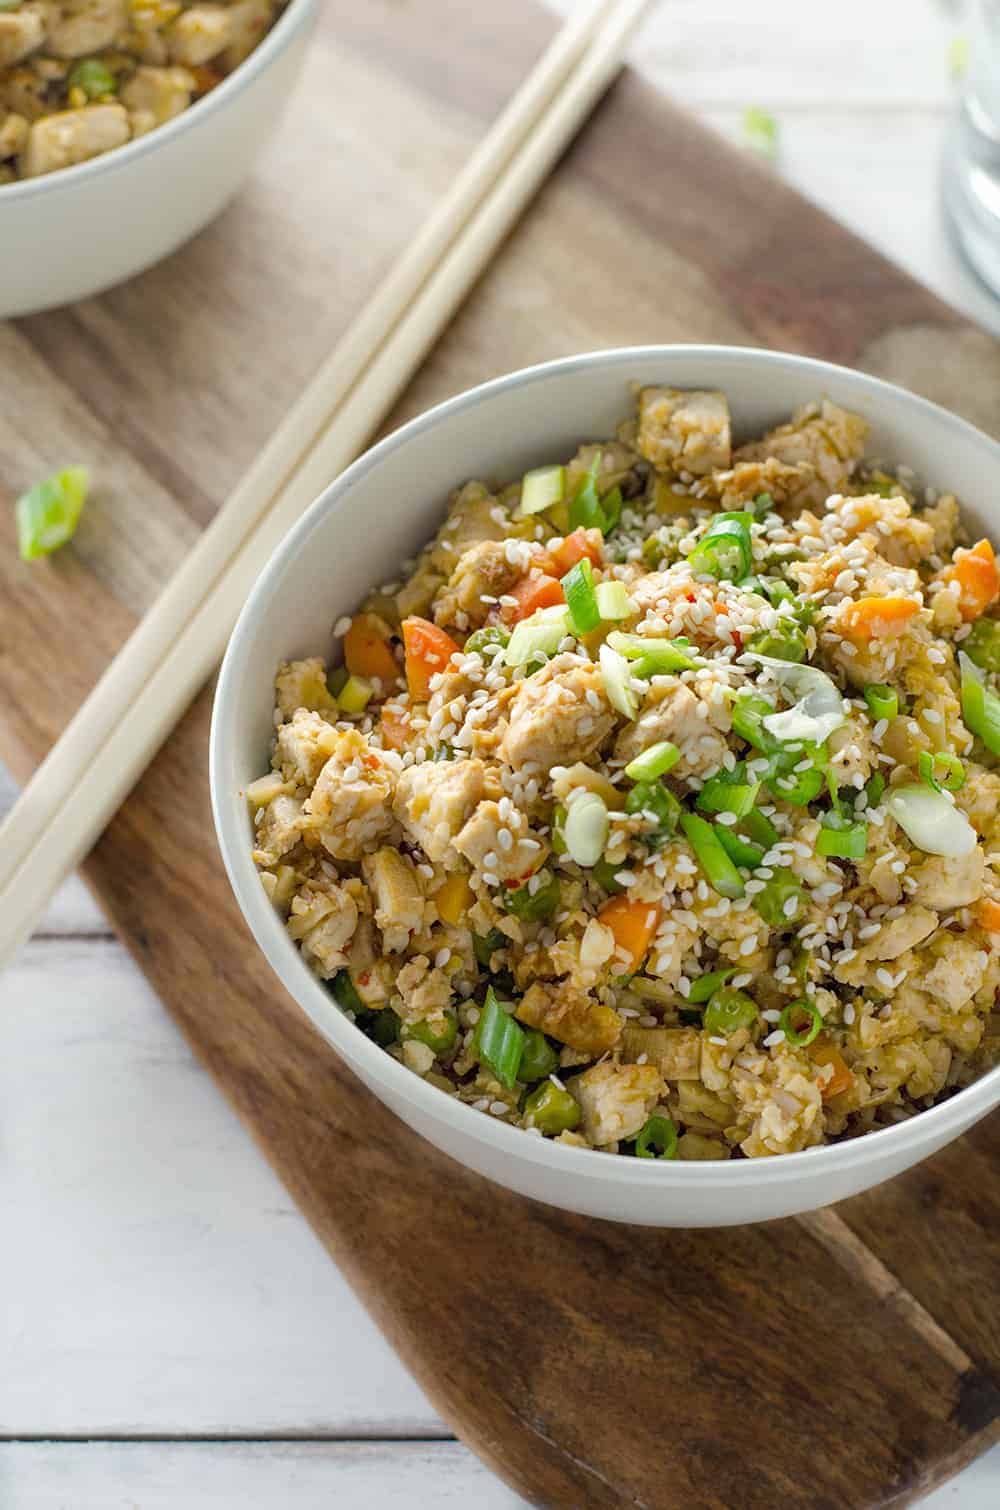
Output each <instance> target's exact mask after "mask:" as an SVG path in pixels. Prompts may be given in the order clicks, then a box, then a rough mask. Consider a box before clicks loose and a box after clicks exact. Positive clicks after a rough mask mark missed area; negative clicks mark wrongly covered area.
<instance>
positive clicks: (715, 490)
mask: <svg viewBox="0 0 1000 1510" xmlns="http://www.w3.org/2000/svg"><path fill="white" fill-rule="evenodd" d="M815 475H816V474H815V472H814V470H813V468H812V467H811V466H810V465H809V463H808V462H802V463H798V464H796V465H794V466H788V465H787V464H786V463H785V462H783V461H779V460H778V458H777V457H776V456H767V457H765V458H764V459H763V460H762V461H741V462H740V463H739V464H738V465H737V466H735V467H732V468H731V469H730V470H729V471H726V472H715V473H713V475H712V477H711V480H710V486H709V488H708V490H707V494H706V496H710V497H712V498H717V499H718V501H719V504H720V505H721V507H722V508H724V509H742V508H745V507H746V505H747V504H748V503H752V502H753V500H754V499H755V498H759V497H760V495H761V493H770V495H771V497H772V498H773V499H774V502H775V504H777V505H781V504H783V503H789V502H791V501H792V500H793V499H795V498H797V497H798V496H799V494H800V493H801V492H802V490H803V489H804V488H805V487H807V486H808V485H809V483H811V482H812V480H813V478H814V477H815Z"/></svg>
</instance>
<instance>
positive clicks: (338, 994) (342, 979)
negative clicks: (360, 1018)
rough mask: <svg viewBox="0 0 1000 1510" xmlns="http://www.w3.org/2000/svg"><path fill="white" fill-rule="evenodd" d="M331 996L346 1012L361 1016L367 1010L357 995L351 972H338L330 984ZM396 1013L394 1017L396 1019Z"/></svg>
mask: <svg viewBox="0 0 1000 1510" xmlns="http://www.w3.org/2000/svg"><path fill="white" fill-rule="evenodd" d="M329 989H330V995H331V996H332V997H333V999H334V1001H335V1002H336V1003H337V1006H338V1007H343V1009H344V1011H345V1012H354V1013H357V1014H360V1013H361V1012H364V1011H365V1010H366V1008H365V1004H364V1002H363V1001H362V1000H361V997H360V996H359V995H358V993H357V989H356V987H355V985H354V982H353V981H352V979H351V972H350V971H349V970H338V972H337V974H336V975H335V976H334V977H333V980H332V981H331V982H330V988H329ZM395 1015H396V1014H395V1013H393V1016H394V1017H395Z"/></svg>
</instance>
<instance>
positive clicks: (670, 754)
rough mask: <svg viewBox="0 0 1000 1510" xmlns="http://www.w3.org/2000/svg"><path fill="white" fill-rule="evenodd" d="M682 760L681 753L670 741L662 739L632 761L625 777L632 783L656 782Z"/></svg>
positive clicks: (626, 768)
mask: <svg viewBox="0 0 1000 1510" xmlns="http://www.w3.org/2000/svg"><path fill="white" fill-rule="evenodd" d="M680 758H681V752H680V750H679V749H678V748H677V746H676V745H675V744H671V743H670V741H669V739H661V740H659V741H658V742H657V743H656V744H655V745H650V746H649V749H648V750H643V752H642V754H641V755H637V756H636V757H635V759H634V760H630V761H629V763H628V765H627V766H626V767H625V775H626V776H627V777H628V779H629V780H630V781H656V780H657V779H658V778H659V777H660V776H665V775H666V773H667V772H668V771H670V770H673V768H674V766H675V765H676V764H677V762H678V761H679V760H680Z"/></svg>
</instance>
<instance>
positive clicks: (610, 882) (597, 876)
mask: <svg viewBox="0 0 1000 1510" xmlns="http://www.w3.org/2000/svg"><path fill="white" fill-rule="evenodd" d="M624 869H625V866H624V865H623V864H619V865H612V864H611V861H610V860H598V862H597V864H596V865H595V866H594V867H593V868H592V870H591V872H590V874H591V875H592V876H593V878H594V880H595V881H596V882H597V884H598V886H602V887H603V888H604V890H605V891H606V892H608V894H609V895H610V896H617V895H618V893H619V892H621V891H624V890H625V887H624V886H623V885H622V884H621V882H620V881H616V880H615V877H616V875H617V874H618V872H619V871H620V870H624Z"/></svg>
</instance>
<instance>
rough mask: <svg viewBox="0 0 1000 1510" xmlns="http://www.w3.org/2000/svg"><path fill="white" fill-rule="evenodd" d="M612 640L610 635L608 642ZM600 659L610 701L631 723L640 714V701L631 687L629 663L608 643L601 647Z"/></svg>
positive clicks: (605, 687) (605, 688)
mask: <svg viewBox="0 0 1000 1510" xmlns="http://www.w3.org/2000/svg"><path fill="white" fill-rule="evenodd" d="M612 638H613V636H612V635H609V636H608V641H610V640H611V639H612ZM598 659H599V661H600V666H601V676H602V678H603V681H604V690H605V692H606V693H607V694H608V701H609V702H610V704H611V706H612V707H613V708H617V710H618V712H619V713H621V714H622V715H623V716H624V717H625V718H627V719H628V720H629V721H630V722H631V721H632V720H633V719H634V718H635V717H636V716H637V714H638V712H639V699H638V698H637V697H636V695H635V691H634V690H633V688H632V686H631V681H632V671H631V668H630V666H629V663H628V661H627V660H626V659H625V657H624V656H623V655H619V654H618V651H617V650H615V649H614V647H613V646H612V645H611V644H610V643H608V642H607V641H606V642H605V643H604V644H603V645H602V646H601V648H600V651H599V652H598Z"/></svg>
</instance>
